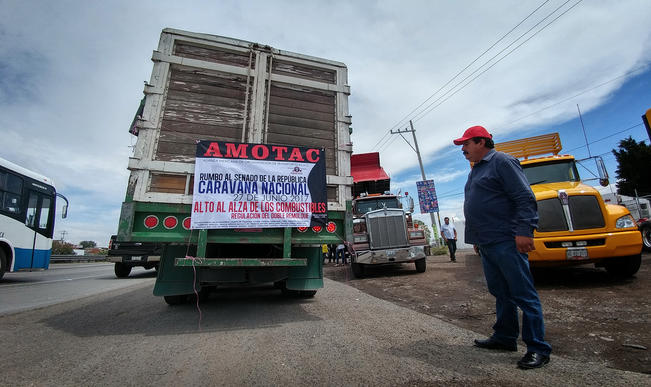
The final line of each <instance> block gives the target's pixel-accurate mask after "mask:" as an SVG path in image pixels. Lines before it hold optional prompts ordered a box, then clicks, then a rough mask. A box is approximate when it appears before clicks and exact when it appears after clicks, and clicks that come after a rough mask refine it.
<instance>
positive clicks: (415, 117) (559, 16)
mask: <svg viewBox="0 0 651 387" xmlns="http://www.w3.org/2000/svg"><path fill="white" fill-rule="evenodd" d="M569 1H570V0H568V1H566V2H565V3H563V4H561V5H560V6H559V7H557V8H556V9H555V10H554V11H552V12H551V13H550V14H549V15H547V16H546V17H545V18H544V19H542V20H541V21H540V22H538V23H537V24H536V25H535V26H534V27H532V28H531V29H529V30H528V31H527V32H525V33H524V34H523V35H521V36H520V37H518V39H516V40H515V41H513V42H512V43H511V44H510V45H509V46H507V47H506V48H508V47H510V46H511V45H513V43H515V42H517V41H518V40H519V39H520V38H522V37H523V36H524V35H526V34H527V33H529V32H530V31H531V30H532V29H533V28H535V27H536V26H538V25H539V24H540V23H541V22H542V21H544V20H545V19H547V18H548V17H549V16H551V15H553V14H554V13H556V11H558V10H559V9H560V8H561V7H563V6H564V5H565V4H567V3H568V2H569ZM581 1H583V0H579V1H577V2H576V3H575V4H574V5H572V6H571V7H570V8H568V9H567V10H565V11H564V12H563V13H561V14H560V15H558V16H557V17H556V18H554V19H553V20H552V21H550V22H549V23H547V24H545V25H544V26H543V27H542V28H541V29H539V30H538V31H536V32H535V33H534V34H533V35H531V36H530V37H528V38H527V39H526V40H525V41H523V42H522V43H520V44H519V45H517V46H516V47H515V48H513V49H512V50H511V51H509V52H507V53H506V54H505V55H504V56H502V57H501V58H500V59H498V60H497V61H496V62H495V63H493V64H492V65H490V66H489V67H488V68H486V69H485V70H484V71H482V72H480V73H479V74H477V75H476V76H475V77H474V78H472V79H471V80H470V81H468V82H466V83H465V84H464V85H463V86H461V87H460V88H458V89H457V90H455V91H454V92H453V93H452V94H450V95H449V96H448V97H447V98H445V99H443V100H442V101H441V102H439V103H438V104H436V105H434V104H435V103H436V102H437V101H439V100H440V99H441V98H442V97H443V96H445V95H446V94H448V93H450V92H451V91H452V90H454V89H455V88H456V87H457V86H459V85H460V84H461V83H463V82H464V81H465V80H466V79H468V78H469V77H470V76H472V75H473V74H474V73H476V72H477V71H478V70H479V69H481V68H482V67H484V66H485V65H487V64H488V63H489V62H490V61H491V60H493V59H495V57H497V56H498V55H499V54H501V53H502V52H504V50H505V49H506V48H505V49H504V50H502V51H500V52H499V53H497V54H496V55H495V56H493V57H492V58H491V59H489V60H488V61H486V62H485V63H484V64H483V65H482V66H480V67H479V68H477V69H476V70H475V71H473V72H472V73H471V74H470V75H468V76H467V77H466V78H464V79H463V80H462V81H461V82H459V83H457V84H456V85H454V86H453V87H452V88H451V89H450V90H448V91H447V92H446V93H444V94H443V96H441V97H439V98H438V99H437V100H436V101H434V102H432V103H431V104H429V105H428V106H427V108H426V110H424V111H421V112H420V113H418V114H417V115H416V116H414V118H413V121H414V122H416V121H418V120H420V119H421V118H423V117H424V116H425V115H427V114H429V113H430V112H431V111H432V110H434V109H436V108H437V107H439V106H441V105H442V104H443V103H445V102H446V101H448V100H449V99H450V98H452V97H453V96H454V95H456V94H457V93H458V92H460V91H461V90H463V89H465V88H466V87H467V86H468V85H470V84H471V83H472V82H474V81H475V80H476V79H477V78H479V77H480V76H482V75H483V74H484V73H486V72H487V71H488V70H490V69H491V68H493V67H494V66H495V65H496V64H498V63H500V62H501V61H502V60H504V59H505V58H506V57H507V56H509V55H511V54H512V53H513V52H514V51H515V50H517V49H518V48H520V47H522V45H524V44H525V43H527V42H528V41H529V40H531V39H532V38H533V37H534V36H536V35H538V34H539V33H540V32H542V31H543V30H544V29H546V28H547V27H549V26H550V25H551V24H552V23H554V22H555V21H556V20H558V19H559V18H561V17H562V16H563V15H565V14H566V13H567V12H569V11H570V10H572V9H573V8H574V7H576V6H577V5H578V4H579V3H580V2H581ZM432 105H434V106H432Z"/></svg>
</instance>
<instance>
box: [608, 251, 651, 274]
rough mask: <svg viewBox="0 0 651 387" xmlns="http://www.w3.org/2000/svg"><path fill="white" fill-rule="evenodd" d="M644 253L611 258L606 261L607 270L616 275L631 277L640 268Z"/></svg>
mask: <svg viewBox="0 0 651 387" xmlns="http://www.w3.org/2000/svg"><path fill="white" fill-rule="evenodd" d="M640 263H642V254H637V255H629V256H628V257H620V258H611V259H609V260H608V261H607V262H606V263H605V265H604V266H605V267H606V271H608V273H610V274H612V275H614V276H616V277H622V278H625V277H631V276H632V275H634V274H635V273H637V271H638V270H640Z"/></svg>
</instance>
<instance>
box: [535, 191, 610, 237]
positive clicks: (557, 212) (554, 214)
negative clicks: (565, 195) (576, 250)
mask: <svg viewBox="0 0 651 387" xmlns="http://www.w3.org/2000/svg"><path fill="white" fill-rule="evenodd" d="M568 203H569V209H570V215H571V217H572V226H573V228H574V230H587V229H591V228H602V227H604V226H605V222H604V217H603V214H602V213H601V207H600V206H599V201H598V200H597V198H596V197H595V196H593V195H577V196H570V197H569V202H568ZM538 216H539V218H540V219H539V221H538V231H539V232H553V231H567V230H568V227H567V225H568V221H567V220H566V218H565V212H564V211H563V206H562V205H561V202H560V200H559V199H558V198H552V199H545V200H539V201H538Z"/></svg>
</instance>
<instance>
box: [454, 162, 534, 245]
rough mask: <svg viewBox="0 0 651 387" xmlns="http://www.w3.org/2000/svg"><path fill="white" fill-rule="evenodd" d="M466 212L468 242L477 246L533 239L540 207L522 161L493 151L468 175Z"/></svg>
mask: <svg viewBox="0 0 651 387" xmlns="http://www.w3.org/2000/svg"><path fill="white" fill-rule="evenodd" d="M463 212H464V214H465V217H466V229H465V230H466V233H465V234H466V235H465V237H466V243H469V244H474V245H482V244H489V243H495V242H502V241H505V240H513V239H515V236H516V235H520V236H528V237H532V236H533V230H534V229H535V228H536V227H537V226H538V207H537V205H536V198H535V196H534V195H533V192H531V187H530V186H529V182H528V181H527V178H526V177H525V175H524V172H522V167H521V166H520V162H519V161H518V160H517V159H516V158H514V157H512V156H510V155H507V154H505V153H502V152H497V151H495V150H494V149H491V150H490V151H489V152H488V153H487V154H486V156H484V158H483V159H482V160H481V161H480V162H478V163H477V164H475V166H474V167H473V168H472V170H471V171H470V174H469V175H468V182H467V183H466V188H465V202H464V205H463Z"/></svg>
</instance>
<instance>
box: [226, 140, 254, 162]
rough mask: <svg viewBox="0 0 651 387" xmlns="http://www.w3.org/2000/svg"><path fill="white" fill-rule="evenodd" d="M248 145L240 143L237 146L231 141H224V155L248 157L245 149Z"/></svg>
mask: <svg viewBox="0 0 651 387" xmlns="http://www.w3.org/2000/svg"><path fill="white" fill-rule="evenodd" d="M248 147H249V144H240V145H238V146H237V147H236V146H235V144H233V143H230V142H228V143H226V157H232V158H235V157H237V158H240V159H248V158H249V157H248V156H247V155H246V149H247V148H248Z"/></svg>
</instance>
